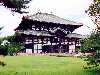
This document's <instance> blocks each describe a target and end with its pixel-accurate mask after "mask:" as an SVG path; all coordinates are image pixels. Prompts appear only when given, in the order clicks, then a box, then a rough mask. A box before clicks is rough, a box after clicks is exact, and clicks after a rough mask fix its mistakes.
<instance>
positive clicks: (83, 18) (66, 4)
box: [0, 0, 95, 36]
mask: <svg viewBox="0 0 100 75" xmlns="http://www.w3.org/2000/svg"><path fill="white" fill-rule="evenodd" d="M91 2H92V0H33V1H32V2H31V3H30V4H29V6H30V8H29V9H27V11H29V14H24V15H32V14H35V13H37V12H43V13H53V14H55V15H57V16H59V17H62V18H65V19H67V20H71V21H75V22H80V23H83V24H84V26H82V27H80V28H78V29H77V30H75V31H74V33H78V34H83V35H87V34H90V32H91V31H92V29H93V28H95V27H94V24H93V23H92V21H91V20H90V18H89V17H88V16H87V14H86V13H85V10H86V9H87V8H88V6H89V5H90V3H91ZM21 17H22V15H20V14H18V13H14V16H13V13H12V12H11V11H10V10H8V9H6V8H5V7H3V6H0V26H4V28H3V29H2V31H1V35H0V36H7V35H12V34H14V29H15V28H16V27H17V26H18V24H19V23H20V22H21ZM87 26H89V27H91V28H88V27H87Z"/></svg>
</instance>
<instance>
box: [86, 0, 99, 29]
mask: <svg viewBox="0 0 100 75" xmlns="http://www.w3.org/2000/svg"><path fill="white" fill-rule="evenodd" d="M86 13H87V14H88V15H89V17H91V19H92V21H93V22H94V23H95V25H96V26H97V30H100V0H93V3H91V5H90V6H89V8H88V10H86Z"/></svg>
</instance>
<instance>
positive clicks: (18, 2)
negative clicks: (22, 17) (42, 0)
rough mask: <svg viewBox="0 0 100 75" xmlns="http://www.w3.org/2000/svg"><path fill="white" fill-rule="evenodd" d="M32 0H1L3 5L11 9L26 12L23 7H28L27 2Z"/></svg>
mask: <svg viewBox="0 0 100 75" xmlns="http://www.w3.org/2000/svg"><path fill="white" fill-rule="evenodd" d="M30 1H31V0H0V3H2V5H3V6H5V7H7V8H10V10H11V11H14V12H18V13H25V12H24V11H22V9H26V8H28V6H27V4H28V3H30Z"/></svg>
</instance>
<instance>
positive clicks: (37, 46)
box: [37, 45, 38, 53]
mask: <svg viewBox="0 0 100 75" xmlns="http://www.w3.org/2000/svg"><path fill="white" fill-rule="evenodd" d="M37 53H38V45H37Z"/></svg>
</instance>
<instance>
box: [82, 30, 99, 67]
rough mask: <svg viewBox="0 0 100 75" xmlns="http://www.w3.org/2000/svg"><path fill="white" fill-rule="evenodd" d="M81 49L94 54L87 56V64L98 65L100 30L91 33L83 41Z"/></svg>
mask: <svg viewBox="0 0 100 75" xmlns="http://www.w3.org/2000/svg"><path fill="white" fill-rule="evenodd" d="M81 51H82V52H84V53H85V52H86V53H87V52H89V53H92V55H89V56H87V59H86V61H87V65H88V66H92V67H97V66H99V64H100V32H96V33H93V34H91V36H90V37H88V38H85V39H83V40H82V41H81Z"/></svg>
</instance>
